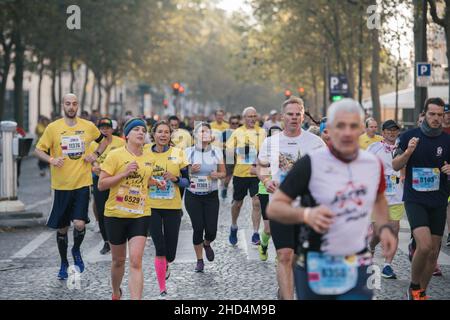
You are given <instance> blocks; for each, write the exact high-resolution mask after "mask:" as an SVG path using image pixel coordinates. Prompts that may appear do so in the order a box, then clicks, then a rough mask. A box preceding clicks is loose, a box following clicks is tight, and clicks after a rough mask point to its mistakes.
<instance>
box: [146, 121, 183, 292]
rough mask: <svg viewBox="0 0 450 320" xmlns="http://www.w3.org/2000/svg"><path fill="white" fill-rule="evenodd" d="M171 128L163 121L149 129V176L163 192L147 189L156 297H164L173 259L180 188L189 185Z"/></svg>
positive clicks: (176, 242) (155, 187) (181, 153)
mask: <svg viewBox="0 0 450 320" xmlns="http://www.w3.org/2000/svg"><path fill="white" fill-rule="evenodd" d="M171 134H172V132H171V129H170V126H169V124H168V123H167V122H165V121H160V122H158V123H156V124H155V125H154V126H153V128H152V139H153V142H154V144H153V145H152V146H151V147H147V146H146V148H149V149H150V161H151V162H152V163H153V177H154V178H155V179H157V180H159V181H165V183H166V185H165V189H164V190H161V189H159V187H157V186H153V187H151V188H150V192H149V197H150V207H151V209H152V216H151V217H150V235H151V236H152V239H153V243H154V244H155V249H156V257H155V270H156V276H157V279H158V284H159V289H160V296H161V298H164V297H165V296H166V295H167V290H166V280H167V279H168V278H169V275H170V271H169V263H170V262H172V261H174V260H175V255H176V251H177V244H178V233H179V231H180V223H181V216H182V214H183V213H182V210H181V192H180V187H181V188H186V187H188V186H189V174H188V168H187V166H188V162H187V159H186V156H185V153H184V151H183V150H181V149H178V148H175V147H172V146H171Z"/></svg>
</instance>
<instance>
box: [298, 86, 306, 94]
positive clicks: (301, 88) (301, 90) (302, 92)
mask: <svg viewBox="0 0 450 320" xmlns="http://www.w3.org/2000/svg"><path fill="white" fill-rule="evenodd" d="M298 93H300V94H301V95H303V94H305V88H303V87H299V88H298Z"/></svg>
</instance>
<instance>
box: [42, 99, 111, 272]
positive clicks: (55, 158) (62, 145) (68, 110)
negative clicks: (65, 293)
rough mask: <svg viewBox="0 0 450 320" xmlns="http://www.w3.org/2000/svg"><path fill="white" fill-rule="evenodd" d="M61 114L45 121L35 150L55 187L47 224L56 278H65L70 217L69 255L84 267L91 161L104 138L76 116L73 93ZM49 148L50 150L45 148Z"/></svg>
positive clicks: (87, 122) (95, 128) (90, 124)
mask: <svg viewBox="0 0 450 320" xmlns="http://www.w3.org/2000/svg"><path fill="white" fill-rule="evenodd" d="M62 103H63V105H62V108H63V111H64V118H62V119H58V120H56V121H54V122H52V123H50V124H49V125H48V127H47V128H46V129H45V131H44V133H43V134H42V137H41V138H40V139H39V141H38V143H37V145H36V150H35V154H36V156H37V157H38V158H39V159H41V160H42V161H45V162H48V163H49V164H50V165H51V187H52V189H54V190H55V192H54V198H53V206H52V210H51V213H50V216H49V218H48V221H47V226H48V227H50V228H53V229H57V233H56V234H57V236H56V237H57V238H56V239H57V244H58V251H59V255H60V257H61V268H60V270H59V273H58V278H59V279H61V280H65V279H67V278H68V273H67V269H68V267H69V262H68V260H67V247H68V237H67V231H68V230H69V226H70V222H71V221H73V224H74V230H73V236H74V245H73V247H72V256H73V259H74V262H75V266H76V267H77V268H78V271H79V272H83V271H84V263H83V259H82V258H81V252H80V246H81V243H82V242H83V239H84V235H85V233H86V229H85V224H86V223H89V217H88V207H89V186H90V185H92V174H91V164H90V163H92V162H93V161H95V160H96V159H97V157H98V156H100V155H101V154H102V153H103V151H104V150H105V148H106V140H105V139H103V135H102V134H101V133H100V131H99V130H98V129H97V127H96V126H95V125H94V124H93V123H92V122H90V121H86V120H84V119H81V118H78V117H77V111H78V100H77V97H76V96H75V95H74V94H67V95H65V96H64V98H63V101H62ZM94 140H95V141H97V142H100V141H102V140H103V141H102V142H101V143H100V145H99V146H98V148H97V150H95V151H94V152H93V153H92V154H90V155H86V148H87V147H88V146H89V144H90V143H91V142H92V141H94ZM49 151H50V154H47V152H49Z"/></svg>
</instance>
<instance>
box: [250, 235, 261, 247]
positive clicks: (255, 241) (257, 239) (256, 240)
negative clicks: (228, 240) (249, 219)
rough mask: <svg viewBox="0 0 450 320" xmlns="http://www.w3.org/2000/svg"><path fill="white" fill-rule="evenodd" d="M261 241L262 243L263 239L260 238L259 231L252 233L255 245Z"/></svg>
mask: <svg viewBox="0 0 450 320" xmlns="http://www.w3.org/2000/svg"><path fill="white" fill-rule="evenodd" d="M260 243H261V240H260V239H259V233H258V232H255V233H254V234H253V235H252V244H253V245H255V246H257V245H259V244H260Z"/></svg>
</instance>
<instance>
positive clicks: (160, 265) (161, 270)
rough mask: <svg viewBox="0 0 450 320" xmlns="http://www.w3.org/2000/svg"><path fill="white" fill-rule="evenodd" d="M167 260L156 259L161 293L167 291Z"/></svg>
mask: <svg viewBox="0 0 450 320" xmlns="http://www.w3.org/2000/svg"><path fill="white" fill-rule="evenodd" d="M166 265H167V262H166V258H164V259H157V258H155V271H156V278H158V284H159V291H160V292H163V291H166Z"/></svg>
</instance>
